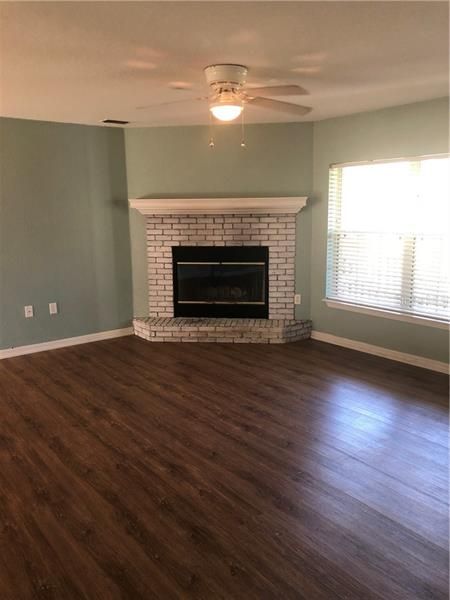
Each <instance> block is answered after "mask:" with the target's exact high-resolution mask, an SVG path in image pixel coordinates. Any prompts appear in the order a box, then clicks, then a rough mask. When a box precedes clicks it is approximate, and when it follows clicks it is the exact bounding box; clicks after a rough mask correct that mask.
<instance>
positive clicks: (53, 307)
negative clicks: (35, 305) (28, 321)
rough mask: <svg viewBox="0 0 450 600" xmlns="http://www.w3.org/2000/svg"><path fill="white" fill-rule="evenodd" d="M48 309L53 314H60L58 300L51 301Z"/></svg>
mask: <svg viewBox="0 0 450 600" xmlns="http://www.w3.org/2000/svg"><path fill="white" fill-rule="evenodd" d="M48 310H49V312H50V314H51V315H57V314H58V305H57V303H56V302H50V303H49V305H48Z"/></svg>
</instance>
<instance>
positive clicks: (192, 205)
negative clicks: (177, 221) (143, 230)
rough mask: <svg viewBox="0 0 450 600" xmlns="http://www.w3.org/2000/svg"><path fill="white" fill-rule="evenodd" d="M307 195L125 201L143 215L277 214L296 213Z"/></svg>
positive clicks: (134, 199)
mask: <svg viewBox="0 0 450 600" xmlns="http://www.w3.org/2000/svg"><path fill="white" fill-rule="evenodd" d="M306 200H307V196H285V197H279V198H130V199H129V200H128V203H129V205H130V207H131V208H135V209H136V210H138V211H139V212H140V213H142V214H143V215H189V214H216V215H217V214H222V215H224V214H243V213H245V214H270V213H274V214H280V213H285V214H286V213H288V214H295V213H298V212H299V211H300V210H301V209H302V208H303V207H304V206H305V205H306Z"/></svg>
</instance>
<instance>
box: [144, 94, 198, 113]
mask: <svg viewBox="0 0 450 600" xmlns="http://www.w3.org/2000/svg"><path fill="white" fill-rule="evenodd" d="M199 100H200V101H201V100H209V97H208V96H199V97H197V98H183V99H181V100H170V101H169V102H157V103H156V104H146V105H144V106H136V110H147V109H150V108H154V107H160V106H170V105H171V104H182V103H183V102H198V101H199Z"/></svg>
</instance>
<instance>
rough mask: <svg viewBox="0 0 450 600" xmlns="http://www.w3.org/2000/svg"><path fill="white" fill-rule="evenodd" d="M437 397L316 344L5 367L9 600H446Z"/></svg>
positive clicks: (117, 346)
mask: <svg viewBox="0 0 450 600" xmlns="http://www.w3.org/2000/svg"><path fill="white" fill-rule="evenodd" d="M447 398H448V388H447V380H446V377H445V376H444V375H441V374H436V373H432V372H430V371H425V370H421V369H417V368H414V367H409V366H406V365H402V364H400V363H394V362H391V361H387V360H384V359H380V358H376V357H373V356H368V355H364V354H359V353H357V352H354V351H351V350H345V349H342V348H337V347H333V346H330V345H327V344H323V343H320V342H313V341H307V342H299V343H296V344H289V345H283V346H275V345H273V346H270V345H257V344H255V345H245V344H223V345H222V344H175V343H170V344H157V343H147V342H144V341H142V340H139V339H137V338H133V337H129V338H121V339H117V340H111V341H105V342H98V343H95V344H89V345H83V346H74V347H72V348H65V349H61V350H56V351H52V352H45V353H40V354H34V355H29V356H23V357H18V358H12V359H7V360H3V361H0V410H1V413H0V414H1V428H0V598H1V600H22V599H24V600H25V599H26V600H28V599H34V598H38V599H58V600H71V599H75V598H77V599H78V598H88V599H92V600H93V599H95V600H115V599H119V598H120V599H133V600H136V599H140V598H143V599H153V598H157V599H171V598H202V599H208V600H211V599H222V598H226V599H242V600H252V599H258V600H264V599H272V598H273V599H275V598H276V599H291V598H292V599H296V600H297V599H298V600H301V599H305V600H334V599H341V598H342V599H344V598H345V599H347V600H356V599H358V600H380V599H383V600H414V599H419V598H420V599H427V600H430V599H433V600H435V599H436V600H443V599H446V598H448V550H447V549H448V518H447V515H448V495H447V425H448V421H447Z"/></svg>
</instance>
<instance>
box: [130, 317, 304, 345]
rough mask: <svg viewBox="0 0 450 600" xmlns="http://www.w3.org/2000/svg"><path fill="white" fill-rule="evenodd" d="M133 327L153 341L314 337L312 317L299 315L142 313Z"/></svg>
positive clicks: (258, 340)
mask: <svg viewBox="0 0 450 600" xmlns="http://www.w3.org/2000/svg"><path fill="white" fill-rule="evenodd" d="M133 328H134V333H135V335H137V336H139V337H141V338H143V339H145V340H148V341H151V342H232V343H247V344H258V343H259V344H283V343H286V342H297V341H299V340H304V339H307V338H309V337H311V321H306V320H305V321H302V320H295V319H214V318H185V317H176V318H170V317H139V318H135V319H133Z"/></svg>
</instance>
